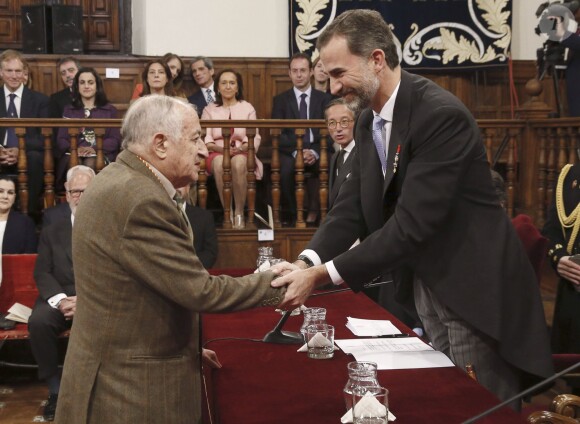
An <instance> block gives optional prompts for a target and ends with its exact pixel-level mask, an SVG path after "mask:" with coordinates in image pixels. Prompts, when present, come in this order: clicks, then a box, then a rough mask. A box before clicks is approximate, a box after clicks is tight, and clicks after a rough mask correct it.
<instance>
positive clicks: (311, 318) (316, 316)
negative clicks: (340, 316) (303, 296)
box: [300, 308, 326, 340]
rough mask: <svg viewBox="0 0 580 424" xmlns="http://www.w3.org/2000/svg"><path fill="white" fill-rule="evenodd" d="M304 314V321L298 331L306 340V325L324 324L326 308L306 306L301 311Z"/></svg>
mask: <svg viewBox="0 0 580 424" xmlns="http://www.w3.org/2000/svg"><path fill="white" fill-rule="evenodd" d="M302 313H303V314H304V322H303V323H302V327H300V333H301V334H302V337H304V340H306V327H308V326H309V325H311V324H326V309H325V308H306V309H304V310H303V311H302Z"/></svg>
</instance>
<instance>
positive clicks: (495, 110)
mask: <svg viewBox="0 0 580 424" xmlns="http://www.w3.org/2000/svg"><path fill="white" fill-rule="evenodd" d="M58 58H59V56H56V55H35V56H27V59H28V61H29V63H30V65H31V70H32V81H33V89H35V90H38V91H41V92H43V93H46V94H50V93H54V92H55V91H58V90H60V89H62V88H63V85H62V82H61V80H60V77H59V75H58V72H57V69H56V66H55V64H56V61H57V60H58ZM79 59H80V61H81V63H82V64H83V66H91V67H94V68H96V69H97V71H98V72H99V73H100V74H101V75H102V77H103V78H104V77H105V69H106V68H119V69H120V78H119V79H104V83H105V89H106V91H107V95H108V96H109V98H110V100H111V102H112V103H114V104H115V106H117V107H118V108H119V110H121V111H125V110H126V109H127V107H128V105H129V101H130V99H131V94H132V92H133V88H134V86H135V84H136V83H138V82H141V72H142V70H143V66H144V65H145V63H146V62H147V61H148V60H149V59H150V58H149V57H142V56H129V55H111V56H108V55H84V56H79ZM190 59H191V58H187V57H185V58H184V60H185V62H186V77H185V82H184V86H185V91H186V92H187V93H193V92H194V91H195V90H197V87H196V86H195V84H194V83H193V81H192V79H191V75H190V71H189V62H190ZM214 64H215V68H216V71H219V70H220V69H224V68H233V69H235V70H237V71H239V72H240V73H241V74H242V77H243V80H244V94H245V97H246V99H247V100H248V101H249V102H250V103H252V104H253V105H254V107H255V108H256V111H257V114H258V118H270V113H271V109H272V97H273V96H275V95H276V94H278V93H281V92H282V91H284V90H287V89H288V88H290V87H291V83H290V79H289V77H288V65H287V60H286V59H268V58H266V59H254V58H217V59H215V60H214ZM513 69H514V72H513V74H514V87H515V89H516V92H517V93H518V97H519V99H520V103H523V102H525V101H526V100H528V99H529V96H528V95H527V94H526V93H525V90H524V86H525V84H526V82H527V81H528V80H529V79H531V78H533V77H534V76H535V73H536V70H535V63H534V62H533V61H518V62H514V66H513ZM421 74H422V75H424V76H426V77H428V78H430V79H432V80H434V81H435V82H436V83H438V84H439V85H441V86H442V87H444V88H446V89H447V90H449V91H451V92H452V93H454V94H455V95H456V96H457V97H459V98H460V99H461V100H462V101H463V102H464V103H465V105H466V106H467V107H468V108H469V109H470V110H471V111H472V113H473V114H474V115H475V117H476V118H478V119H499V118H511V105H510V96H509V92H510V91H509V88H510V81H509V75H508V69H507V67H504V68H497V69H492V70H486V71H469V72H463V73H457V72H455V73H449V74H441V73H427V72H424V73H421ZM543 86H544V93H543V94H542V95H541V100H543V101H545V102H546V103H547V104H548V105H551V106H553V107H554V109H555V102H554V97H555V96H554V92H553V88H552V81H551V79H550V78H547V79H546V80H544V81H543ZM560 87H561V91H562V93H564V87H565V82H563V83H562V84H560ZM562 98H563V100H564V103H565V96H562ZM564 106H565V105H564Z"/></svg>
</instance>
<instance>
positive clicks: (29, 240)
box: [2, 211, 38, 255]
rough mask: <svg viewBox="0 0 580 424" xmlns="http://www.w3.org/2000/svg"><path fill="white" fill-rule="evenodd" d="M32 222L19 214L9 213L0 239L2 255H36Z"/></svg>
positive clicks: (34, 229)
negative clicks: (0, 240)
mask: <svg viewBox="0 0 580 424" xmlns="http://www.w3.org/2000/svg"><path fill="white" fill-rule="evenodd" d="M37 242H38V240H37V238H36V227H35V226H34V221H33V220H32V219H30V218H29V217H27V216H26V215H23V214H21V213H20V212H16V211H10V213H9V214H8V220H7V221H6V231H5V232H4V238H3V239H2V254H3V255H7V254H20V253H36V246H37Z"/></svg>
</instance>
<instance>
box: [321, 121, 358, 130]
mask: <svg viewBox="0 0 580 424" xmlns="http://www.w3.org/2000/svg"><path fill="white" fill-rule="evenodd" d="M352 121H354V119H348V118H344V119H341V120H340V121H335V120H331V121H328V122H327V123H326V126H327V127H328V128H330V129H331V130H333V129H335V128H336V126H337V125H339V124H340V126H341V127H342V128H348V126H349V125H350V123H351V122H352Z"/></svg>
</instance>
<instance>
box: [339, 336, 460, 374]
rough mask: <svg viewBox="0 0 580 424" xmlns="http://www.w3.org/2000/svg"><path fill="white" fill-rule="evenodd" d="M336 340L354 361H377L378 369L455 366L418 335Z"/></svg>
mask: <svg viewBox="0 0 580 424" xmlns="http://www.w3.org/2000/svg"><path fill="white" fill-rule="evenodd" d="M335 343H336V344H337V345H338V347H340V348H341V349H342V350H343V352H344V353H346V354H351V355H353V356H354V358H355V359H356V360H357V361H371V362H376V364H377V368H378V369H380V370H397V369H414V368H440V367H453V366H455V365H454V364H453V362H451V360H450V359H449V358H448V357H447V356H445V354H443V353H441V352H438V351H436V350H433V348H432V347H431V346H429V345H428V344H426V343H424V342H423V341H422V340H421V339H419V338H418V337H403V338H394V339H380V338H379V339H344V340H335Z"/></svg>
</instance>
